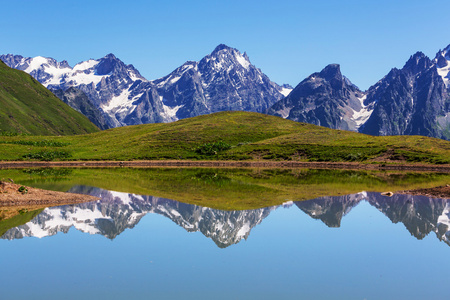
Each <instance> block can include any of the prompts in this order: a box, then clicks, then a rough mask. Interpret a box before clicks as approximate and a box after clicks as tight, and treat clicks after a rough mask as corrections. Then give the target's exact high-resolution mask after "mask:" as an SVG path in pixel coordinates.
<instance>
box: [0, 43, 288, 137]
mask: <svg viewBox="0 0 450 300" xmlns="http://www.w3.org/2000/svg"><path fill="white" fill-rule="evenodd" d="M0 59H1V60H3V61H4V62H5V63H6V64H7V65H8V66H10V67H12V68H15V69H18V70H23V71H25V72H27V73H29V74H30V75H31V76H33V77H34V78H36V79H37V80H38V81H39V82H40V83H42V84H43V85H44V86H45V87H47V88H48V89H50V90H51V91H53V92H54V93H55V94H56V95H57V96H58V97H60V99H62V100H63V101H65V102H66V103H68V104H69V105H71V106H72V107H73V108H75V109H76V110H78V111H80V112H82V113H85V114H86V116H87V117H88V118H89V119H90V120H91V121H92V122H93V123H94V124H96V125H97V126H98V127H99V128H101V129H106V128H112V127H118V126H126V125H136V124H146V123H160V122H172V121H176V120H178V119H183V118H188V117H194V116H198V115H204V114H209V113H214V112H219V111H225V110H243V111H253V112H264V111H265V110H267V109H268V108H269V107H270V106H272V105H273V104H274V103H275V102H276V101H278V100H280V99H282V98H283V97H284V95H286V94H288V93H289V91H290V90H291V88H289V87H286V86H284V87H282V86H279V85H277V84H276V83H274V82H272V81H270V79H269V78H268V77H267V76H266V75H265V74H263V73H262V72H261V70H259V69H257V68H256V67H255V66H254V65H252V64H251V63H250V60H249V58H248V56H247V54H246V53H244V54H242V53H240V52H239V51H238V50H236V49H233V48H230V47H228V46H225V45H219V46H217V47H216V48H215V49H214V51H213V52H212V53H211V54H209V55H207V56H205V57H204V58H203V59H201V60H200V61H199V62H195V61H188V62H186V63H185V64H183V65H182V66H180V67H179V68H177V69H175V70H174V71H173V72H172V73H170V74H169V75H167V76H164V77H162V78H160V79H157V80H153V81H150V80H147V79H145V78H144V77H142V75H141V74H140V73H139V71H138V70H136V69H135V68H134V67H133V66H132V65H126V64H125V63H123V62H122V61H121V60H120V59H118V58H116V57H115V56H114V55H113V54H108V55H106V56H105V57H103V58H101V59H97V60H94V59H90V60H87V61H84V62H81V63H79V64H77V65H75V66H74V67H73V68H72V67H70V66H69V65H68V63H67V62H66V61H62V62H58V61H56V60H55V59H53V58H45V57H40V56H38V57H34V58H30V57H22V56H20V55H12V54H8V55H2V56H0Z"/></svg>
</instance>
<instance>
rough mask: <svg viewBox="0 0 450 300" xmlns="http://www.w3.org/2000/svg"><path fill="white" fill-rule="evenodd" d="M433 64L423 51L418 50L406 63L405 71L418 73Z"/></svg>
mask: <svg viewBox="0 0 450 300" xmlns="http://www.w3.org/2000/svg"><path fill="white" fill-rule="evenodd" d="M431 65H432V62H431V60H430V59H429V58H428V57H427V56H426V55H425V54H424V53H422V52H420V51H419V52H416V53H415V54H414V55H412V56H411V57H410V58H409V60H408V61H407V62H406V64H405V65H404V67H403V69H402V70H404V71H406V72H408V73H412V74H418V73H420V72H422V71H424V70H426V69H428V68H429V67H430V66H431Z"/></svg>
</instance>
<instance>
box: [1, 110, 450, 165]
mask: <svg viewBox="0 0 450 300" xmlns="http://www.w3.org/2000/svg"><path fill="white" fill-rule="evenodd" d="M23 159H25V160H27V159H40V160H54V159H62V160H153V159H156V160H161V159H192V160H199V159H202V160H203V159H209V160H211V159H212V160H297V161H356V162H383V163H385V162H388V163H390V162H394V163H395V162H402V163H404V162H425V163H433V164H448V163H450V142H448V141H444V140H440V139H435V138H427V137H422V136H383V137H374V136H369V135H364V134H360V133H355V132H350V131H342V130H334V129H329V128H325V127H320V126H315V125H311V124H305V123H298V122H294V121H289V120H285V119H282V118H279V117H274V116H268V115H264V114H258V113H249V112H221V113H216V114H211V115H204V116H199V117H195V118H189V119H183V120H180V121H177V122H173V123H166V124H146V125H136V126H128V127H120V128H114V129H109V130H105V131H100V132H96V133H92V134H89V135H80V136H65V137H52V138H47V139H45V140H44V139H43V138H42V137H33V136H30V137H28V136H27V137H20V136H17V137H0V160H23Z"/></svg>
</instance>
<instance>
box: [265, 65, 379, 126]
mask: <svg viewBox="0 0 450 300" xmlns="http://www.w3.org/2000/svg"><path fill="white" fill-rule="evenodd" d="M372 111H373V105H372V104H371V103H368V102H367V101H366V95H365V94H364V93H363V92H362V91H360V90H359V89H358V87H356V86H355V85H354V84H352V83H351V82H350V80H349V79H348V78H346V77H345V76H343V75H342V73H341V70H340V66H339V65H337V64H331V65H328V66H327V67H325V68H324V69H323V70H322V71H321V72H319V73H314V74H312V75H310V76H309V77H308V78H306V79H305V80H303V81H302V82H300V83H299V84H298V85H297V86H296V87H295V88H294V90H293V91H292V92H291V93H290V94H289V95H288V96H287V97H286V98H284V99H282V100H280V101H278V102H277V103H276V104H275V105H273V106H272V107H271V108H270V109H269V110H268V111H267V112H268V113H269V114H271V115H276V116H280V117H283V118H285V119H289V120H293V121H298V122H306V123H311V124H316V125H320V126H325V127H329V128H334V129H345V130H353V131H356V130H357V129H358V128H359V127H360V126H361V125H362V124H364V122H365V121H366V120H367V118H368V117H369V116H370V114H371V113H372Z"/></svg>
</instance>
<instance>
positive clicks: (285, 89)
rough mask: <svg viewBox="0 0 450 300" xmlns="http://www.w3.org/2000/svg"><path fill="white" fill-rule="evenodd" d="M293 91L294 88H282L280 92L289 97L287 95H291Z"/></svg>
mask: <svg viewBox="0 0 450 300" xmlns="http://www.w3.org/2000/svg"><path fill="white" fill-rule="evenodd" d="M292 90H293V88H285V87H282V88H281V90H280V93H281V94H282V95H283V96H285V97H287V95H289V94H290V93H291V92H292Z"/></svg>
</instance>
